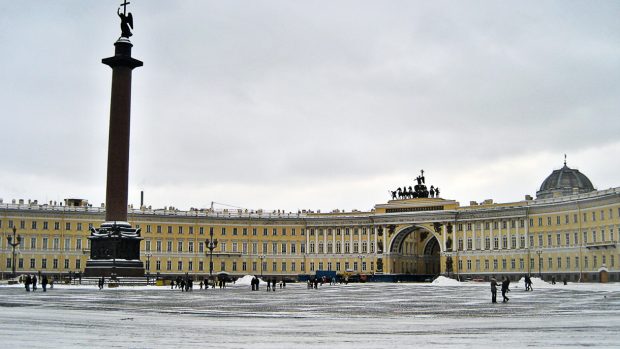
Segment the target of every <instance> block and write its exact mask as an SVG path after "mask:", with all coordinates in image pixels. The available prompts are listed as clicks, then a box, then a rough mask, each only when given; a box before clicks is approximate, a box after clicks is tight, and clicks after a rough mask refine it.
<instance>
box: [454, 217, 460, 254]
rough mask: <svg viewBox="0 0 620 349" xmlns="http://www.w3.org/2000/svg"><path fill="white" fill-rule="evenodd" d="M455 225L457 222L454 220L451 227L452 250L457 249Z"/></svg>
mask: <svg viewBox="0 0 620 349" xmlns="http://www.w3.org/2000/svg"><path fill="white" fill-rule="evenodd" d="M456 226H457V223H456V221H455V222H454V226H453V227H452V251H457V249H458V247H459V246H458V244H457V241H456Z"/></svg>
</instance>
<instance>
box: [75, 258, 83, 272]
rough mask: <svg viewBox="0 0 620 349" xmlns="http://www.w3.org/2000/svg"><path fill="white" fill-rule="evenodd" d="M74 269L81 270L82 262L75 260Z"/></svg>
mask: <svg viewBox="0 0 620 349" xmlns="http://www.w3.org/2000/svg"><path fill="white" fill-rule="evenodd" d="M75 269H77V270H80V269H82V261H81V260H79V259H76V260H75Z"/></svg>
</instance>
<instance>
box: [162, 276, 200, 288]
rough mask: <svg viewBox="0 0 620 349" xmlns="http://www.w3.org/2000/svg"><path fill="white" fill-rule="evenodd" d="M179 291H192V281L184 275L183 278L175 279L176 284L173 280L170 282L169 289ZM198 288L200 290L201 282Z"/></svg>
mask: <svg viewBox="0 0 620 349" xmlns="http://www.w3.org/2000/svg"><path fill="white" fill-rule="evenodd" d="M174 288H177V289H180V290H181V292H191V291H193V290H194V280H193V279H192V278H191V277H189V276H187V275H185V277H181V276H179V277H177V280H176V283H175V282H174V280H170V289H174ZM200 288H202V281H201V282H200Z"/></svg>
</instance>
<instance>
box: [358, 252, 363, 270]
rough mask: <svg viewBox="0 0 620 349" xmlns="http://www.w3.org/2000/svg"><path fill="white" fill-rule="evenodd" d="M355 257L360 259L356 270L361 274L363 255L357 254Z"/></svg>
mask: <svg viewBox="0 0 620 349" xmlns="http://www.w3.org/2000/svg"><path fill="white" fill-rule="evenodd" d="M357 258H359V259H360V265H359V269H358V271H359V273H360V274H361V273H362V259H363V258H364V256H363V255H361V254H360V255H358V256H357Z"/></svg>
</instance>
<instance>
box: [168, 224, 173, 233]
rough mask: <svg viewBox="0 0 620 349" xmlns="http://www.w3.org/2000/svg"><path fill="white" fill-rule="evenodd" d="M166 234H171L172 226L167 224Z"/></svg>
mask: <svg viewBox="0 0 620 349" xmlns="http://www.w3.org/2000/svg"><path fill="white" fill-rule="evenodd" d="M168 234H172V227H171V226H168Z"/></svg>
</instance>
